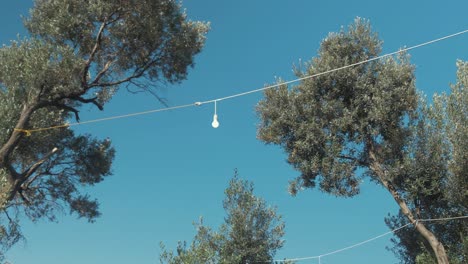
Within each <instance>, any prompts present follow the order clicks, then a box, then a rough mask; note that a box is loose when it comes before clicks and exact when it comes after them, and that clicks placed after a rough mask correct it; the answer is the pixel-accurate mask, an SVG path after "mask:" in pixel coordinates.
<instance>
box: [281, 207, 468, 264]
mask: <svg viewBox="0 0 468 264" xmlns="http://www.w3.org/2000/svg"><path fill="white" fill-rule="evenodd" d="M466 218H468V215H464V216H455V217H444V218H435V219H420V220H417V221H416V222H415V223H414V225H417V223H418V222H440V221H450V220H460V219H466ZM410 225H413V223H407V224H405V225H402V226H400V227H398V228H395V229H393V230H390V231H388V232H385V233H383V234H380V235H378V236H375V237H373V238H369V239H367V240H364V241H361V242H359V243H356V244H353V245H351V246H347V247H344V248H341V249H337V250H334V251H331V252H327V253H324V254H321V255H316V256H312V257H302V258H290V259H277V260H274V263H282V262H289V261H293V262H294V261H302V260H310V259H318V261H319V264H321V259H322V258H323V257H326V256H330V255H334V254H337V253H340V252H343V251H346V250H349V249H352V248H355V247H359V246H362V245H364V244H367V243H369V242H372V241H374V240H376V239H379V238H381V237H384V236H387V235H389V234H392V233H395V232H398V231H400V230H401V229H404V228H406V227H408V226H410Z"/></svg>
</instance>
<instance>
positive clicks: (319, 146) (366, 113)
mask: <svg viewBox="0 0 468 264" xmlns="http://www.w3.org/2000/svg"><path fill="white" fill-rule="evenodd" d="M381 50H382V41H380V40H379V38H378V36H377V34H376V33H374V32H373V31H372V29H371V26H370V24H369V22H367V21H366V20H363V19H359V18H358V19H356V21H355V22H354V23H353V24H352V25H350V26H349V28H348V29H347V30H345V29H342V30H341V31H339V32H337V33H330V34H329V35H328V36H327V37H326V38H325V39H324V40H323V41H322V43H321V45H320V49H319V50H318V55H317V57H315V58H313V59H312V60H311V61H310V62H309V63H306V64H305V65H303V66H302V65H301V66H302V67H299V68H297V69H296V71H295V72H296V74H297V76H298V77H304V76H308V75H311V74H314V73H320V72H325V71H328V70H331V69H335V68H339V67H343V66H346V65H350V64H354V63H357V62H361V61H364V60H367V59H369V58H373V57H377V56H378V55H379V54H380V52H381ZM279 84H281V82H280V83H279ZM264 96H265V97H264V99H263V100H262V101H261V102H260V103H259V104H258V108H257V110H258V114H259V116H260V119H261V123H260V125H259V129H258V138H259V139H260V140H262V141H264V142H266V143H269V144H276V145H280V146H281V147H282V148H283V149H284V150H285V152H286V153H287V154H288V159H287V161H288V162H289V163H290V164H291V165H292V166H293V167H294V168H295V169H297V170H298V171H299V172H300V173H301V174H300V176H299V177H298V178H297V179H296V180H294V181H292V182H291V184H290V189H291V192H292V193H293V194H294V193H296V192H297V190H298V189H302V188H314V187H318V188H320V190H322V191H324V192H326V193H330V194H332V195H336V196H340V197H352V196H354V195H357V194H359V187H360V183H361V182H362V179H363V178H364V177H368V178H370V179H371V180H372V181H374V182H375V183H377V184H378V185H380V186H382V187H383V188H385V190H387V191H388V192H389V193H390V194H391V195H392V197H393V199H394V200H395V202H396V203H397V204H398V206H399V207H400V212H401V214H402V215H403V216H404V217H405V218H406V219H407V220H408V221H409V222H411V223H413V224H414V225H415V228H416V230H417V232H418V233H419V234H420V235H421V236H422V237H423V238H424V239H425V241H426V242H427V243H428V245H430V247H431V248H432V251H433V254H434V255H435V256H436V258H437V261H438V263H448V257H447V254H446V250H445V248H444V246H443V244H442V243H441V241H440V240H439V238H438V237H437V236H436V235H435V234H434V232H433V230H431V229H430V228H429V227H428V225H427V223H426V222H420V221H417V220H418V219H419V216H418V214H417V210H418V208H417V206H413V203H412V197H413V195H414V192H415V191H416V190H417V189H415V188H413V187H414V185H413V184H414V183H415V182H417V181H425V179H427V178H428V177H432V174H431V173H432V172H434V173H435V174H437V173H439V171H440V170H443V169H445V168H444V165H443V163H444V160H436V161H437V162H435V163H432V164H429V165H430V166H429V167H424V166H425V165H428V164H425V163H423V162H421V163H417V162H418V159H419V154H420V153H419V152H418V150H417V148H416V149H415V148H413V147H412V146H414V144H415V141H414V140H425V135H421V134H417V129H414V126H417V123H418V119H420V113H421V111H420V110H419V109H420V108H419V107H418V101H419V97H418V93H417V91H416V88H415V76H414V66H413V65H411V64H410V61H409V56H408V55H407V54H405V53H403V52H402V53H400V54H398V56H396V57H387V58H386V59H381V60H373V61H370V62H369V63H366V64H360V65H356V66H354V67H350V68H346V69H343V70H340V71H335V72H332V73H330V74H326V75H320V76H317V77H315V78H308V79H305V80H303V81H301V82H300V83H299V84H298V85H296V86H293V87H288V86H287V85H280V86H279V88H278V89H270V90H266V91H265V94H264ZM415 133H416V134H415ZM431 151H434V152H435V153H437V155H442V156H443V155H445V153H444V151H445V150H444V149H442V148H435V149H432V150H431ZM439 152H440V153H439ZM423 155H425V154H423ZM457 162H464V163H465V164H466V163H467V162H466V159H465V160H463V158H462V159H461V161H457ZM434 177H435V178H433V179H431V180H430V182H429V183H427V182H426V183H424V184H429V185H430V186H432V187H434V186H438V183H439V182H440V180H441V179H440V178H438V177H439V176H438V175H437V176H434ZM424 188H426V187H424ZM424 188H423V189H424ZM428 188H429V187H428ZM419 190H421V189H419ZM424 190H426V189H424ZM428 191H429V190H428Z"/></svg>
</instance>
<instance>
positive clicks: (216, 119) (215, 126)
mask: <svg viewBox="0 0 468 264" xmlns="http://www.w3.org/2000/svg"><path fill="white" fill-rule="evenodd" d="M214 105H215V109H214V115H213V122H211V126H212V127H213V128H218V127H219V122H218V115H217V114H216V101H214Z"/></svg>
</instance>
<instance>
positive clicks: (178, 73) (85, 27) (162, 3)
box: [0, 0, 208, 248]
mask: <svg viewBox="0 0 468 264" xmlns="http://www.w3.org/2000/svg"><path fill="white" fill-rule="evenodd" d="M24 24H25V26H26V28H27V30H28V31H29V37H28V38H21V39H18V40H17V41H12V42H11V43H9V44H7V45H4V46H3V47H1V48H0V117H1V118H0V190H1V200H0V210H1V211H2V212H3V213H4V216H2V218H1V219H0V221H1V222H0V223H1V226H0V242H1V244H2V246H4V248H8V247H9V246H11V245H12V244H14V243H15V242H16V241H17V240H18V239H19V238H20V237H21V232H20V228H19V223H18V218H17V215H18V213H22V212H23V213H24V214H25V215H27V216H28V217H29V218H30V219H32V220H36V219H40V218H48V219H51V220H54V219H55V217H56V212H57V210H64V209H69V210H70V212H71V213H76V214H77V216H78V217H83V218H86V219H88V220H89V221H94V219H95V218H96V217H97V216H99V210H98V202H97V201H96V200H94V199H93V198H91V197H90V196H89V195H88V194H86V192H85V190H84V187H86V186H91V185H94V184H97V183H99V182H101V181H102V180H103V179H104V178H105V177H106V176H108V175H110V174H111V164H112V161H113V158H114V155H115V151H114V148H113V147H112V145H111V142H110V141H109V140H99V139H96V138H94V137H92V136H91V135H87V134H85V135H78V134H76V133H75V132H74V131H73V130H71V129H70V128H69V127H67V126H66V125H63V124H65V123H66V122H67V121H68V120H70V119H71V118H74V119H76V120H77V121H79V109H80V107H82V106H84V105H87V104H90V105H94V106H95V107H96V108H98V109H100V110H103V107H104V105H105V103H107V102H108V101H109V100H110V99H111V98H112V96H113V95H114V94H115V93H116V92H117V91H118V90H119V89H120V88H121V87H126V88H128V89H129V90H131V91H134V90H132V89H138V90H141V91H148V92H152V93H153V94H156V93H155V89H156V88H157V87H158V86H159V85H161V84H165V83H167V84H171V83H177V82H180V81H182V80H183V79H185V78H186V76H187V73H188V69H189V68H190V67H191V66H193V65H194V55H196V54H197V53H199V52H200V51H201V49H202V47H203V45H204V40H205V34H206V32H207V30H208V24H206V23H202V22H196V21H190V20H189V19H187V16H186V14H185V13H184V11H183V10H182V7H181V5H180V4H179V3H177V2H176V1H173V0H125V1H123V0H92V1H91V0H85V1H78V0H36V1H34V7H33V8H32V9H31V11H30V16H29V17H27V18H25V20H24ZM156 95H157V94H156ZM52 126H57V129H51V130H34V131H35V132H34V133H30V130H32V129H36V128H45V127H52Z"/></svg>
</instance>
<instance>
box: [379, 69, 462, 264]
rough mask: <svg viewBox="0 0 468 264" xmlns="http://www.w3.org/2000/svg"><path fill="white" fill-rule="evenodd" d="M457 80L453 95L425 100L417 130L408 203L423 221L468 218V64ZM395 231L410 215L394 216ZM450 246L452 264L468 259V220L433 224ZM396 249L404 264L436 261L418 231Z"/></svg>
mask: <svg viewBox="0 0 468 264" xmlns="http://www.w3.org/2000/svg"><path fill="white" fill-rule="evenodd" d="M457 66H458V71H457V82H456V84H454V85H452V86H451V89H450V93H449V94H445V93H444V94H440V95H435V96H434V97H433V100H432V103H431V104H429V103H428V102H426V101H425V100H421V103H420V105H421V106H420V110H419V118H418V120H417V122H415V124H414V125H413V126H412V130H413V133H412V137H413V138H412V140H411V142H412V144H411V146H410V148H409V151H410V152H411V153H412V156H414V159H413V160H408V169H409V172H410V173H408V175H407V176H406V179H405V184H406V185H407V187H406V189H407V190H408V191H407V194H406V195H407V197H408V198H407V200H408V204H409V205H410V207H411V208H412V210H413V211H416V212H417V214H418V217H419V218H421V219H439V218H446V217H451V216H454V215H455V216H461V215H468V208H467V206H468V178H467V175H468V166H467V161H468V154H467V153H468V144H467V142H466V139H467V138H468V63H467V62H463V61H458V62H457ZM386 222H387V225H388V226H389V227H390V228H395V227H396V226H398V225H402V224H405V223H407V219H406V218H405V217H404V215H402V214H399V215H395V216H391V217H388V218H387V219H386ZM427 225H428V227H429V228H430V229H431V230H432V231H433V232H434V233H435V234H436V235H437V236H438V237H439V238H440V240H441V241H442V243H443V244H444V245H446V247H447V251H448V254H449V256H450V260H451V263H466V262H467V261H468V236H467V234H468V224H467V222H466V221H452V222H434V223H427ZM397 238H398V239H393V242H394V244H395V247H394V248H393V251H394V252H395V253H396V254H397V255H398V256H399V257H400V259H401V260H402V262H403V263H436V262H435V259H434V256H433V253H432V252H431V250H430V246H429V245H428V243H427V242H426V241H425V240H424V239H423V238H422V237H421V235H420V234H419V233H418V232H415V230H411V229H410V230H407V231H406V232H399V233H397Z"/></svg>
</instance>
